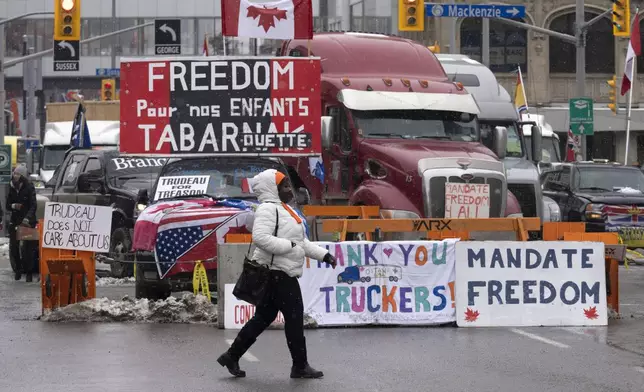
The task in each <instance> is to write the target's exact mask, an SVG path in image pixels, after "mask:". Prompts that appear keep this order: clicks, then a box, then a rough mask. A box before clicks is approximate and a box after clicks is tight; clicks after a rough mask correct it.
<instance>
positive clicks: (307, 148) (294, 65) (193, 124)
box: [119, 57, 322, 156]
mask: <svg viewBox="0 0 644 392" xmlns="http://www.w3.org/2000/svg"><path fill="white" fill-rule="evenodd" d="M120 100H121V105H120V110H121V113H120V115H121V133H120V135H121V136H120V145H119V146H120V151H121V152H123V153H128V154H184V155H185V154H222V155H280V154H281V155H287V156H293V155H320V154H321V149H322V145H321V134H320V128H321V125H320V121H321V117H320V116H321V103H320V100H321V93H320V59H319V58H314V57H306V58H290V57H286V58H285V57H280V58H272V57H252V58H248V57H220V58H216V59H204V58H203V57H197V58H189V57H188V58H182V59H181V60H178V59H176V58H173V59H168V58H166V59H164V58H154V59H149V58H148V59H145V58H142V59H135V58H123V59H121V96H120Z"/></svg>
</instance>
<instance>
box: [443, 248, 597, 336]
mask: <svg viewBox="0 0 644 392" xmlns="http://www.w3.org/2000/svg"><path fill="white" fill-rule="evenodd" d="M456 259H457V260H458V261H459V262H458V263H457V264H456V319H457V323H458V325H459V326H460V327H490V326H504V327H506V326H585V325H607V324H608V310H607V304H606V270H605V261H604V244H603V243H595V242H563V241H556V242H555V241H547V242H543V241H539V242H537V241H534V242H533V241H530V242H521V241H516V242H515V241H494V242H489V241H488V242H478V241H463V242H459V243H458V244H456Z"/></svg>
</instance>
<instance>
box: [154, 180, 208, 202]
mask: <svg viewBox="0 0 644 392" xmlns="http://www.w3.org/2000/svg"><path fill="white" fill-rule="evenodd" d="M209 182H210V176H167V177H166V176H164V177H161V178H159V182H158V184H157V191H156V193H155V194H154V200H159V199H169V198H171V197H177V196H186V195H201V194H204V193H206V192H207V190H208V183H209Z"/></svg>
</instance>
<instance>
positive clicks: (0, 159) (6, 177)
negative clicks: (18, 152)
mask: <svg viewBox="0 0 644 392" xmlns="http://www.w3.org/2000/svg"><path fill="white" fill-rule="evenodd" d="M10 182H11V144H2V145H0V185H7V184H9V183H10Z"/></svg>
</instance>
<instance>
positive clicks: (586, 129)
mask: <svg viewBox="0 0 644 392" xmlns="http://www.w3.org/2000/svg"><path fill="white" fill-rule="evenodd" d="M569 103H570V129H571V130H572V133H573V134H574V135H592V134H593V133H594V129H593V120H594V117H593V100H592V98H572V99H571V100H570V101H569Z"/></svg>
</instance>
